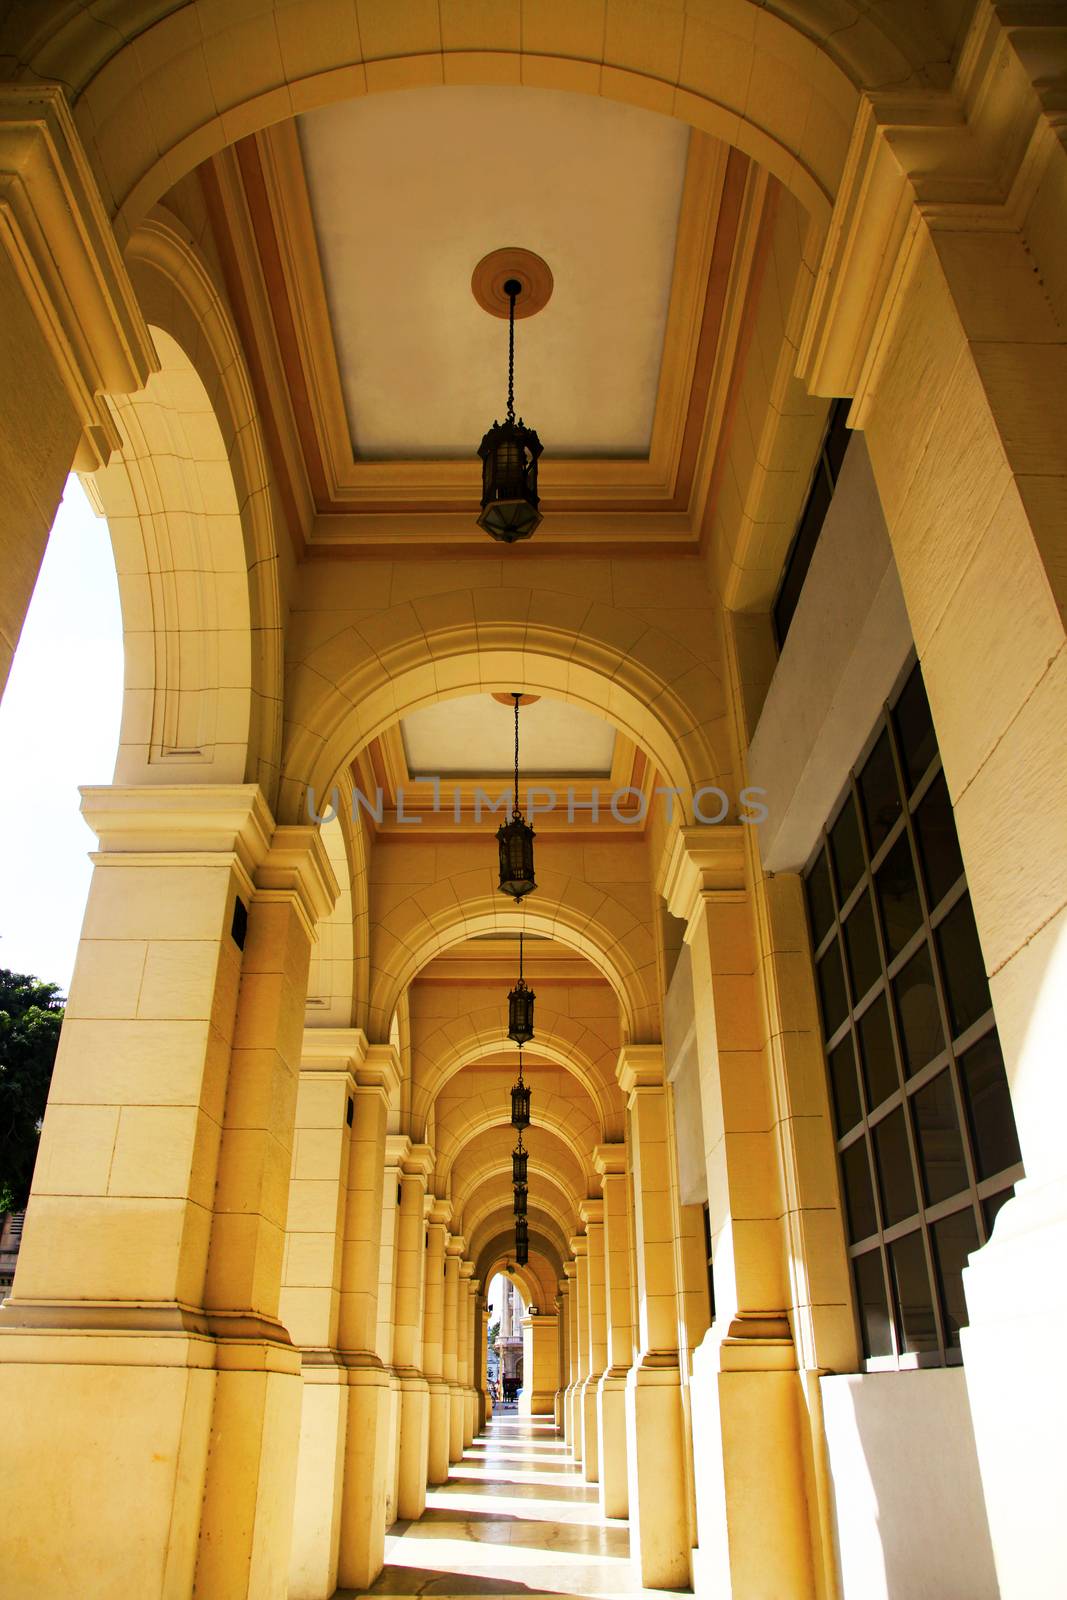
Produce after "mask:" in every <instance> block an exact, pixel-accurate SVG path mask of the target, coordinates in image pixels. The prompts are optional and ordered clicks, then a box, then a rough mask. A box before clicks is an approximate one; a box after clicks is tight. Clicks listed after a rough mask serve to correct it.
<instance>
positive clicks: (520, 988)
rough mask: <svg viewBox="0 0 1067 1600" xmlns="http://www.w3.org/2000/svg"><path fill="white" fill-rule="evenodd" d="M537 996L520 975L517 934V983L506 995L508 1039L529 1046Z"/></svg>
mask: <svg viewBox="0 0 1067 1600" xmlns="http://www.w3.org/2000/svg"><path fill="white" fill-rule="evenodd" d="M536 998H537V996H536V995H535V994H534V992H533V990H532V989H531V988H530V987H529V986H528V985H527V982H526V979H525V978H524V977H523V975H522V934H521V933H520V934H519V981H518V983H517V984H516V985H515V987H514V989H512V990H511V991H510V993H509V994H508V1038H509V1039H514V1041H515V1043H516V1044H529V1042H530V1040H531V1039H532V1038H533V1036H534V1001H535V1000H536Z"/></svg>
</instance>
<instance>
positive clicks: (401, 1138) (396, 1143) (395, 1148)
mask: <svg viewBox="0 0 1067 1600" xmlns="http://www.w3.org/2000/svg"><path fill="white" fill-rule="evenodd" d="M410 1153H411V1140H410V1139H409V1138H408V1136H407V1134H406V1133H387V1134H386V1136H385V1162H386V1166H389V1167H402V1166H403V1165H404V1162H405V1161H406V1160H407V1158H408V1156H409V1155H410Z"/></svg>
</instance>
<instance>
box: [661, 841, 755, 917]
mask: <svg viewBox="0 0 1067 1600" xmlns="http://www.w3.org/2000/svg"><path fill="white" fill-rule="evenodd" d="M745 826H746V824H743V823H720V824H719V825H718V826H716V827H706V828H698V827H679V828H678V830H677V832H676V833H675V835H674V838H673V840H672V842H671V846H670V849H669V851H668V852H667V853H666V854H665V857H664V862H663V866H662V868H661V872H660V882H659V883H658V885H657V888H658V890H659V893H660V894H661V895H662V896H663V898H664V900H665V901H666V902H667V909H668V911H669V912H670V914H671V916H672V917H680V918H681V920H682V921H683V922H684V923H685V924H686V926H687V927H688V926H690V925H691V924H692V922H693V921H694V919H695V917H696V915H697V913H698V911H699V909H700V904H701V901H702V899H703V898H704V896H705V895H712V894H713V895H715V896H717V897H722V896H724V895H736V894H743V893H744V890H745V840H744V832H743V830H744V827H745Z"/></svg>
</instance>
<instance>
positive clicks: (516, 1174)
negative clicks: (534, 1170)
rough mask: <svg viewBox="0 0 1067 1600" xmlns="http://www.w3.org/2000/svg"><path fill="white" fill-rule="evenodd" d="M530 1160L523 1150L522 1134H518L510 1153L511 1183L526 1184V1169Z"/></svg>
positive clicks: (526, 1152)
mask: <svg viewBox="0 0 1067 1600" xmlns="http://www.w3.org/2000/svg"><path fill="white" fill-rule="evenodd" d="M529 1159H530V1153H529V1151H528V1150H524V1149H523V1145H522V1133H521V1131H520V1133H519V1142H518V1144H517V1145H516V1146H515V1148H514V1150H513V1151H512V1152H511V1181H512V1183H515V1184H522V1185H524V1186H525V1183H526V1168H527V1163H528V1162H529Z"/></svg>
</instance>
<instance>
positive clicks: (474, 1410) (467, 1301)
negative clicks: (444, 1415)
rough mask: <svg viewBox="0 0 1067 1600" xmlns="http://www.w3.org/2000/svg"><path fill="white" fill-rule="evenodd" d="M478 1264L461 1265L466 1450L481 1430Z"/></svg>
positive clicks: (461, 1375) (461, 1365)
mask: <svg viewBox="0 0 1067 1600" xmlns="http://www.w3.org/2000/svg"><path fill="white" fill-rule="evenodd" d="M473 1274H474V1262H473V1261H461V1262H460V1264H459V1305H460V1322H459V1327H460V1334H459V1383H460V1388H461V1389H462V1391H463V1448H464V1449H466V1448H467V1446H468V1445H470V1444H473V1443H474V1435H475V1434H476V1433H477V1431H478V1396H477V1393H476V1391H475V1388H474V1339H475V1334H474V1330H475V1318H476V1315H477V1307H476V1303H475V1302H476V1299H477V1285H476V1284H475V1282H474V1278H473Z"/></svg>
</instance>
